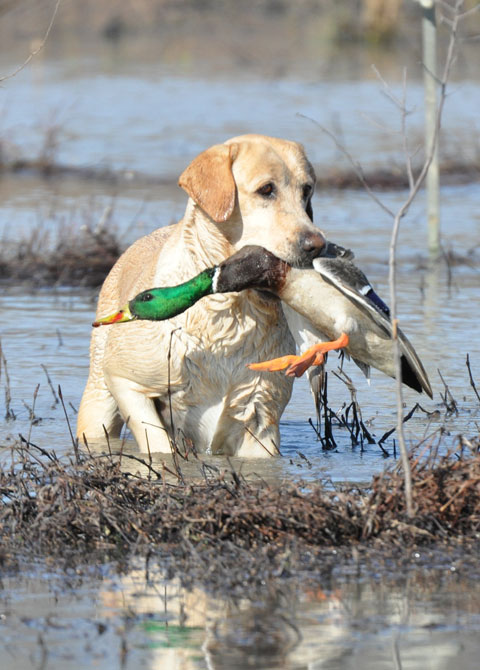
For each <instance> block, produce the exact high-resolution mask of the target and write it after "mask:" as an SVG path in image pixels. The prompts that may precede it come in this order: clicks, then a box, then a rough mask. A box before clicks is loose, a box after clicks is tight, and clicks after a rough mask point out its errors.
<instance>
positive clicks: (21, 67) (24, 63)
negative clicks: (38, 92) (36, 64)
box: [0, 0, 62, 83]
mask: <svg viewBox="0 0 480 670" xmlns="http://www.w3.org/2000/svg"><path fill="white" fill-rule="evenodd" d="M61 2H62V0H57V3H56V5H55V9H54V10H53V14H52V18H51V19H50V23H49V24H48V28H47V32H46V33H45V36H44V38H43V40H42V41H41V42H40V44H39V46H38V47H37V48H36V49H34V50H33V51H32V52H31V53H30V54H29V56H28V57H27V58H26V59H25V60H24V62H23V63H22V64H21V65H19V66H18V67H17V68H16V69H15V70H14V71H13V72H10V74H6V75H4V76H3V77H0V83H1V82H2V81H6V80H7V79H12V77H15V76H16V75H17V74H18V73H19V72H21V71H22V70H24V69H25V68H26V67H27V65H28V64H29V63H30V61H31V60H32V59H33V58H35V56H37V55H38V54H39V53H40V51H42V49H43V48H44V46H45V44H46V42H47V40H48V36H49V35H50V31H51V30H52V27H53V23H54V21H55V18H56V16H57V12H58V8H59V7H60V4H61Z"/></svg>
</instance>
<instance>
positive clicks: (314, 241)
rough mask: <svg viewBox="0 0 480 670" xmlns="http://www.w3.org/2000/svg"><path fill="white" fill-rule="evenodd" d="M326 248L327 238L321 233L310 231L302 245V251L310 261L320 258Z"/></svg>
mask: <svg viewBox="0 0 480 670" xmlns="http://www.w3.org/2000/svg"><path fill="white" fill-rule="evenodd" d="M324 248H325V238H324V236H323V235H322V233H321V232H320V231H318V232H317V231H309V232H308V233H305V236H304V238H303V243H302V251H303V252H304V254H305V255H306V256H308V258H309V259H311V260H313V259H314V258H316V257H317V256H320V254H321V253H322V251H323V249H324Z"/></svg>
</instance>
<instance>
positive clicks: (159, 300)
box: [93, 268, 215, 327]
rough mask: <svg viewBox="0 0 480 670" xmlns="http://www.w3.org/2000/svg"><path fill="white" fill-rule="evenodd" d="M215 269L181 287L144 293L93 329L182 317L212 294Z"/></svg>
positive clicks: (98, 322)
mask: <svg viewBox="0 0 480 670" xmlns="http://www.w3.org/2000/svg"><path fill="white" fill-rule="evenodd" d="M214 275H215V268H208V269H207V270H204V271H203V272H201V273H200V274H199V275H197V276H196V277H193V279H190V280H189V281H187V282H184V283H183V284H178V286H163V287H160V288H152V289H149V290H147V291H142V293H139V294H138V295H136V296H135V297H134V298H133V300H130V302H129V303H128V305H126V307H123V308H122V309H120V310H119V311H118V312H115V314H110V315H109V316H105V317H103V318H102V319H98V320H97V321H95V323H94V324H93V326H95V327H96V326H107V325H110V324H112V323H123V322H124V321H133V320H134V319H141V320H145V321H163V320H164V319H171V318H172V317H174V316H177V314H181V313H182V312H184V311H185V310H186V309H188V308H189V307H191V306H192V305H193V304H195V303H196V302H197V300H200V298H203V297H204V296H206V295H209V294H210V293H212V282H213V277H214Z"/></svg>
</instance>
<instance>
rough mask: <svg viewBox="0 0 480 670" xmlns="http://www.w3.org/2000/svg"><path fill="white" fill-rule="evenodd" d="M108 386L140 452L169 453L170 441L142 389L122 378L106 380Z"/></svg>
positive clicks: (152, 403) (153, 405)
mask: <svg viewBox="0 0 480 670" xmlns="http://www.w3.org/2000/svg"><path fill="white" fill-rule="evenodd" d="M107 385H108V387H109V389H110V392H111V393H112V395H113V396H114V397H115V400H116V401H117V403H118V408H119V410H120V413H121V415H122V417H123V419H124V421H125V422H126V423H127V425H128V428H129V429H130V431H131V432H132V434H133V437H134V438H135V441H136V443H137V445H138V448H139V449H140V451H142V452H144V453H148V452H149V451H150V452H151V453H154V452H157V453H164V454H165V453H168V454H169V453H170V452H171V446H170V438H169V436H168V432H167V429H166V428H165V426H164V425H163V423H162V421H161V419H160V417H159V415H158V412H157V409H156V407H155V402H154V400H153V398H151V397H149V396H148V395H147V394H146V392H145V389H143V388H142V387H141V386H139V385H138V384H135V383H134V382H132V381H130V380H128V379H125V378H123V377H108V379H107Z"/></svg>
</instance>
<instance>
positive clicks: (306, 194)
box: [302, 184, 313, 200]
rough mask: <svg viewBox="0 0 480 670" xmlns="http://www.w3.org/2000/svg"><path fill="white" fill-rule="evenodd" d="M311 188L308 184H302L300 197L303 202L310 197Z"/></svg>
mask: <svg viewBox="0 0 480 670" xmlns="http://www.w3.org/2000/svg"><path fill="white" fill-rule="evenodd" d="M312 191H313V187H312V186H311V185H310V184H304V185H303V187H302V197H303V199H304V200H308V199H309V197H310V196H311V195H312Z"/></svg>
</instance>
